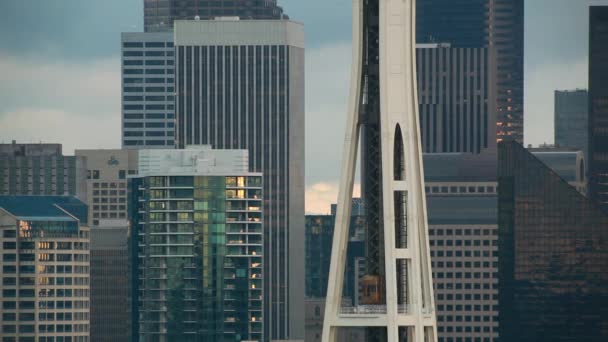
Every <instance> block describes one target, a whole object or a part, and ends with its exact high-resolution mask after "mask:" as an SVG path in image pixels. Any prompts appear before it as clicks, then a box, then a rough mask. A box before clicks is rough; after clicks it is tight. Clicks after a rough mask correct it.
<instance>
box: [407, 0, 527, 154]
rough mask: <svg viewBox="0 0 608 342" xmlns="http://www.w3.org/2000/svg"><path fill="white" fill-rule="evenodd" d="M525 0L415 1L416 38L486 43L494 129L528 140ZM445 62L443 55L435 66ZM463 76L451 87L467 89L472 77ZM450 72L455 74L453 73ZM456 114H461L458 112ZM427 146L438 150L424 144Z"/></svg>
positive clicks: (504, 136) (474, 45) (458, 44)
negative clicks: (525, 131)
mask: <svg viewBox="0 0 608 342" xmlns="http://www.w3.org/2000/svg"><path fill="white" fill-rule="evenodd" d="M523 3H524V2H523V0H418V1H417V5H416V6H417V10H418V11H417V16H416V30H417V33H416V42H417V43H419V44H425V43H435V44H442V43H448V44H450V45H451V46H452V47H453V48H464V49H468V48H471V49H480V48H485V49H487V53H488V64H489V67H490V69H489V75H490V77H491V78H490V84H491V85H492V87H491V89H492V95H494V96H492V97H491V99H489V102H488V106H489V110H488V115H489V116H490V117H492V118H495V123H496V127H495V128H492V129H491V131H490V132H489V134H495V135H496V140H498V141H501V140H516V141H519V142H520V143H522V142H523V89H524V83H523V72H524V71H523V60H524V59H523V54H524V45H523V43H524V35H523V30H524V5H523ZM443 63H444V62H439V61H438V64H436V66H441V65H442V64H443ZM443 68H445V67H443V66H442V67H441V69H443ZM461 71H463V72H464V69H462V68H461ZM426 72H430V73H432V69H430V70H428V71H426V70H425V69H423V70H422V73H420V71H419V77H420V76H421V75H422V76H423V77H426V76H424V74H425V73H426ZM461 77H462V78H463V80H462V81H460V82H461V84H462V85H464V87H465V88H461V87H462V86H461V87H458V86H457V85H454V86H450V85H449V84H448V86H447V87H448V88H450V87H451V88H452V89H451V90H452V91H453V92H458V91H459V89H467V88H466V84H467V83H468V77H464V76H461ZM451 78H452V79H455V78H454V76H453V75H452V76H451ZM471 81H472V80H471ZM419 83H420V82H419ZM419 86H420V84H419ZM454 87H457V88H454ZM473 93H475V92H473ZM469 105H470V102H469ZM451 115H452V116H453V117H456V116H457V113H455V112H452V113H451ZM425 152H433V151H432V150H427V149H425ZM455 152H465V151H464V150H463V151H455Z"/></svg>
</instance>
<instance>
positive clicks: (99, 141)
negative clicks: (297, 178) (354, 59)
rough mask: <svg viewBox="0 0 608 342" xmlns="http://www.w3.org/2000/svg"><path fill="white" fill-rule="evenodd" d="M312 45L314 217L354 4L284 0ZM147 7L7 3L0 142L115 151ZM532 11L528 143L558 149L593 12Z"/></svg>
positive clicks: (557, 3) (114, 0) (566, 5)
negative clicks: (129, 52)
mask: <svg viewBox="0 0 608 342" xmlns="http://www.w3.org/2000/svg"><path fill="white" fill-rule="evenodd" d="M279 2H280V3H281V4H282V6H283V7H284V8H285V11H286V12H287V13H288V14H289V15H290V17H291V18H292V19H293V20H297V21H300V22H303V23H304V24H305V26H306V34H307V53H306V55H307V63H306V68H307V70H306V71H307V80H306V85H307V86H306V91H307V94H306V96H307V98H306V103H307V106H306V115H307V117H306V131H307V132H306V135H307V138H308V139H307V144H306V156H307V159H306V181H307V211H308V212H314V213H325V212H329V203H331V202H332V201H334V199H335V196H336V184H337V178H338V174H339V163H340V159H341V151H342V140H343V134H344V123H345V115H346V113H345V108H346V98H347V92H348V82H349V75H348V72H349V68H350V53H351V51H350V39H351V33H350V29H351V24H350V20H351V17H350V14H351V13H350V11H351V9H350V4H351V1H350V0H305V1H303V0H282V1H281V0H279ZM142 4H143V0H103V1H93V0H0V42H2V44H0V142H3V141H4V142H9V141H10V140H12V139H16V140H18V141H21V142H38V141H43V142H59V143H63V144H64V151H66V152H67V153H72V152H73V150H74V149H75V148H118V147H120V32H128V31H141V30H142V27H143V18H142V12H143V10H142ZM591 4H595V5H608V0H528V1H527V3H526V8H525V13H526V27H525V40H526V41H525V89H526V90H525V141H526V143H527V144H528V143H530V144H535V145H536V144H539V143H543V142H549V143H550V142H553V91H554V90H555V89H572V88H586V87H587V50H588V40H587V37H588V6H589V5H591Z"/></svg>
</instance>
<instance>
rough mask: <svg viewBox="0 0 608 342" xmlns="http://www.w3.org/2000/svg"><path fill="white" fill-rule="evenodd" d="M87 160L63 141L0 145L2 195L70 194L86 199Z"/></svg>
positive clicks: (0, 184) (0, 192)
mask: <svg viewBox="0 0 608 342" xmlns="http://www.w3.org/2000/svg"><path fill="white" fill-rule="evenodd" d="M86 176H87V174H86V162H85V160H84V158H82V157H78V156H64V155H63V154H62V150H61V144H17V143H16V142H14V141H13V143H12V144H0V195H46V196H49V195H59V196H63V195H69V196H76V197H78V198H79V199H81V200H83V201H84V200H85V199H86V184H85V181H86Z"/></svg>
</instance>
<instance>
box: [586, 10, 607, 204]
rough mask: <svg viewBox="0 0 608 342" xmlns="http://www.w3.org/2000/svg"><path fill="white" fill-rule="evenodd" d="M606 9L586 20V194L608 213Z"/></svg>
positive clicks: (593, 13) (592, 11)
mask: <svg viewBox="0 0 608 342" xmlns="http://www.w3.org/2000/svg"><path fill="white" fill-rule="evenodd" d="M607 59H608V6H591V7H590V18H589V160H588V162H589V194H590V196H591V198H592V199H593V200H594V201H596V202H597V203H598V204H599V205H600V206H601V208H602V209H603V210H604V211H605V212H608V63H606V60H607Z"/></svg>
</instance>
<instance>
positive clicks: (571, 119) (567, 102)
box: [554, 89, 589, 159]
mask: <svg viewBox="0 0 608 342" xmlns="http://www.w3.org/2000/svg"><path fill="white" fill-rule="evenodd" d="M554 119H555V123H554V133H555V145H556V146H558V147H561V148H573V149H578V150H580V151H583V153H584V154H585V159H587V158H588V156H587V144H589V127H588V125H589V96H588V93H587V90H583V89H576V90H556V91H555V116H554Z"/></svg>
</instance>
